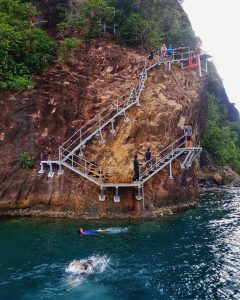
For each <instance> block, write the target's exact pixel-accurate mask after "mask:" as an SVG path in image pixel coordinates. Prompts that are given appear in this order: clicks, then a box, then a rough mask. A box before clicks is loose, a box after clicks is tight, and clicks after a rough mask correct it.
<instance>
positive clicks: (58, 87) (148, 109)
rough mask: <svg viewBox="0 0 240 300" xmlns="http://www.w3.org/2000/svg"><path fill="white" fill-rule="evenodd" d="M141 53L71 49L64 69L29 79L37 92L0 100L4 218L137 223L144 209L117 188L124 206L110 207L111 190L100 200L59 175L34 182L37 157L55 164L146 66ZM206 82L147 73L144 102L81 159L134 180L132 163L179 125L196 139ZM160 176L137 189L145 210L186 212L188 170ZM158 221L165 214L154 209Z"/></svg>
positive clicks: (101, 45) (101, 44)
mask: <svg viewBox="0 0 240 300" xmlns="http://www.w3.org/2000/svg"><path fill="white" fill-rule="evenodd" d="M144 59H145V53H141V52H139V51H136V50H130V49H128V50H126V49H125V48H122V47H120V46H118V45H115V44H113V43H112V42H111V41H109V40H98V41H93V42H91V43H89V44H87V45H83V46H81V47H79V48H78V49H77V51H75V58H74V59H73V60H72V62H71V64H69V65H68V66H66V65H63V64H60V63H57V64H56V65H54V66H52V67H51V68H50V70H49V71H48V72H46V73H45V74H43V75H42V76H39V77H36V78H35V81H36V88H35V89H34V90H33V91H29V92H24V93H21V94H13V93H8V92H4V93H1V101H0V105H1V110H0V118H1V128H0V137H1V140H0V144H1V157H2V159H1V161H0V208H1V212H2V213H7V214H9V213H10V214H11V213H12V214H14V213H16V214H24V213H26V214H34V213H36V214H45V215H48V214H56V215H65V214H66V215H75V216H82V217H102V216H125V217H127V216H140V215H141V214H142V202H140V201H137V200H135V198H134V190H133V189H131V188H129V189H124V190H120V197H121V202H120V203H119V204H118V203H113V193H114V191H111V190H109V191H108V192H107V198H106V201H105V202H103V203H100V202H99V201H98V195H99V190H98V188H97V187H96V186H94V185H93V184H91V183H89V182H88V181H87V180H85V179H83V178H80V177H79V176H78V175H76V174H74V173H73V172H70V171H68V170H65V174H64V175H63V176H55V177H54V178H52V179H50V178H48V177H47V174H46V175H43V176H41V175H38V170H39V161H40V160H41V159H50V158H51V159H56V158H57V157H58V147H59V145H61V144H62V143H63V142H64V141H65V140H66V139H67V138H68V137H69V136H71V135H72V134H73V133H74V132H75V130H77V129H79V128H80V127H81V126H82V125H83V124H85V123H86V122H87V121H88V120H89V119H91V118H93V117H94V116H95V115H96V114H97V113H99V112H100V111H101V110H103V109H104V108H105V107H107V106H108V105H109V104H110V103H111V102H112V101H113V100H115V99H117V98H118V97H119V96H121V95H122V94H124V93H125V92H126V90H128V89H129V88H130V87H131V86H132V84H133V76H134V75H136V74H137V73H138V72H139V71H140V70H141V69H142V67H143V62H144ZM205 106H206V103H205V102H204V97H203V81H202V79H200V78H199V77H198V75H197V73H196V72H195V71H191V70H182V69H181V68H180V66H177V65H175V66H173V67H172V70H171V71H168V69H167V68H165V67H164V66H162V67H159V68H157V69H154V70H153V71H152V72H151V73H150V75H149V77H148V80H147V83H146V85H145V88H144V91H143V94H142V96H141V107H133V108H131V109H130V111H129V113H128V117H129V120H130V121H129V122H128V123H125V122H124V121H123V119H121V118H120V119H118V120H117V121H116V124H115V126H116V135H115V136H112V135H111V134H110V132H108V131H107V130H105V131H104V138H105V140H106V144H104V145H100V144H99V142H98V141H97V140H94V141H93V142H90V143H89V144H88V145H87V147H86V149H85V155H86V157H87V159H89V160H91V161H94V162H97V163H98V165H100V166H101V167H102V168H103V169H104V170H106V172H107V173H108V174H109V176H110V177H111V180H112V181H114V180H116V181H117V180H119V181H122V182H123V181H125V182H126V181H131V180H132V176H133V165H132V161H133V156H134V154H136V153H138V154H139V158H140V161H141V160H143V159H144V153H145V150H146V148H147V147H151V150H152V152H153V154H154V153H156V152H157V151H159V150H161V149H163V148H164V147H166V146H167V145H169V144H170V143H171V142H173V141H174V140H176V139H177V138H179V137H180V136H181V134H182V127H183V124H184V123H185V122H186V123H192V124H193V128H194V143H195V144H198V142H199V139H200V137H201V135H202V124H203V115H204V107H205ZM24 151H27V152H29V153H32V154H33V155H34V156H35V157H36V161H35V166H34V169H33V170H26V169H23V168H22V166H21V163H20V160H19V156H20V154H21V153H22V152H24ZM173 173H174V174H173V175H174V179H173V180H171V179H169V177H168V170H167V169H166V170H164V171H161V172H160V173H159V174H157V175H156V176H154V177H153V178H152V179H151V180H150V181H149V182H148V183H147V184H146V185H145V187H144V194H145V208H146V211H148V212H149V211H152V212H153V211H156V210H159V208H163V207H169V206H172V207H175V208H176V207H185V206H186V205H187V204H188V203H192V202H194V201H195V199H196V194H197V179H196V176H195V167H193V168H191V169H190V170H188V171H187V170H185V171H183V170H181V169H180V161H176V162H175V163H174V166H173ZM159 213H162V209H160V211H159Z"/></svg>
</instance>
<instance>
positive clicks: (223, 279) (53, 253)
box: [0, 189, 240, 300]
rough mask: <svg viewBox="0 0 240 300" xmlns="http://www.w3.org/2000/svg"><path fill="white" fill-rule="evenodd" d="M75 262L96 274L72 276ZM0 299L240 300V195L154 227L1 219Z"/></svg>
mask: <svg viewBox="0 0 240 300" xmlns="http://www.w3.org/2000/svg"><path fill="white" fill-rule="evenodd" d="M79 227H82V228H83V229H97V228H111V231H110V232H107V233H99V234H97V235H92V236H79V235H78V233H77V230H78V229H79ZM74 259H77V260H81V259H82V260H83V261H84V260H87V259H91V260H93V262H94V265H95V266H98V267H96V268H94V271H93V272H92V273H90V274H85V275H81V274H74V272H71V271H70V272H69V270H68V267H69V264H70V263H71V261H73V260H74ZM0 299H1V300H5V299H6V300H8V299H70V300H71V299H81V300H85V299H87V300H91V299H103V300H105V299H106V300H108V299H109V300H110V299H164V300H168V299H176V300H177V299H201V300H203V299H224V300H226V299H240V191H239V190H236V189H228V190H212V191H209V190H208V191H203V192H202V193H201V196H200V201H199V204H198V205H197V207H196V208H193V209H191V210H187V211H184V212H181V213H178V214H176V215H174V216H171V217H164V218H160V219H157V220H148V221H147V220H139V221H101V222H100V221H98V222H96V221H81V220H67V219H30V218H29V219H27V218H17V219H16V218H15V219H1V220H0Z"/></svg>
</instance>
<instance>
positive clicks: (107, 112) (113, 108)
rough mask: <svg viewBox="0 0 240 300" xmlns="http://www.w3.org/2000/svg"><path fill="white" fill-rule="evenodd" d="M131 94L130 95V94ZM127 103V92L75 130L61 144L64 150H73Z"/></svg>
mask: <svg viewBox="0 0 240 300" xmlns="http://www.w3.org/2000/svg"><path fill="white" fill-rule="evenodd" d="M130 94H131V93H130ZM128 102H129V92H127V93H126V94H124V95H123V96H122V97H120V98H118V99H117V100H116V101H114V102H113V103H111V104H110V105H109V106H108V107H107V108H106V109H104V110H103V111H101V112H100V113H99V114H97V115H96V116H95V117H94V118H92V119H91V120H90V121H88V122H87V123H86V124H85V125H84V126H83V127H81V128H80V129H79V130H77V131H76V132H75V133H74V134H73V135H72V136H71V137H70V138H69V139H68V140H67V141H66V142H64V143H63V144H62V147H63V148H65V149H73V148H75V146H77V145H78V144H80V143H81V142H82V141H84V140H85V139H86V138H88V137H89V136H90V135H91V134H92V133H94V132H95V131H96V130H99V128H100V127H101V125H103V124H104V123H105V122H106V121H107V120H109V119H111V117H113V116H114V115H115V113H119V112H120V111H121V110H122V108H124V106H125V105H127V103H128Z"/></svg>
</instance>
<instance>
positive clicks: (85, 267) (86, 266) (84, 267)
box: [71, 259, 93, 272]
mask: <svg viewBox="0 0 240 300" xmlns="http://www.w3.org/2000/svg"><path fill="white" fill-rule="evenodd" d="M71 265H72V267H74V268H76V269H78V271H80V272H82V271H85V272H92V271H93V261H92V260H91V259H89V260H87V261H86V262H85V263H83V264H80V262H79V261H78V260H76V259H75V260H73V261H72V264H71Z"/></svg>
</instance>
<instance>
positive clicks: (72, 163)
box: [72, 154, 73, 167]
mask: <svg viewBox="0 0 240 300" xmlns="http://www.w3.org/2000/svg"><path fill="white" fill-rule="evenodd" d="M72 167H73V154H72Z"/></svg>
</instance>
